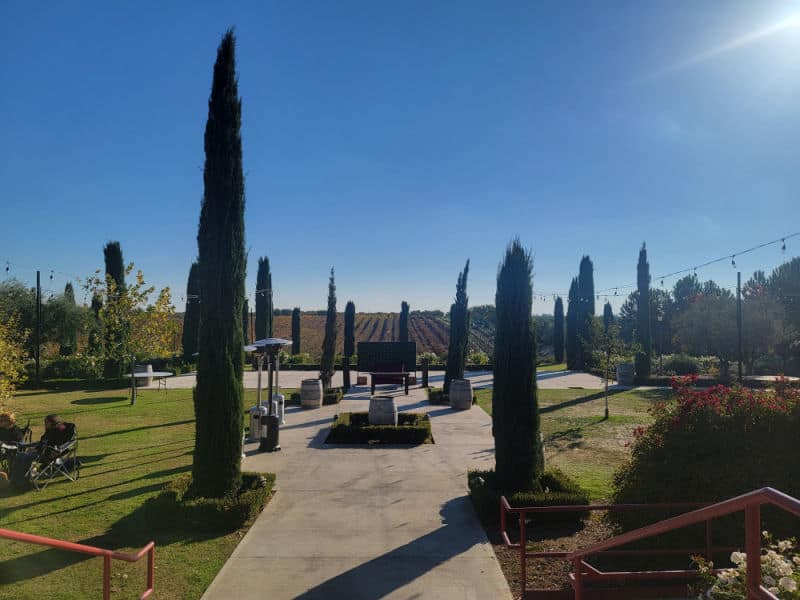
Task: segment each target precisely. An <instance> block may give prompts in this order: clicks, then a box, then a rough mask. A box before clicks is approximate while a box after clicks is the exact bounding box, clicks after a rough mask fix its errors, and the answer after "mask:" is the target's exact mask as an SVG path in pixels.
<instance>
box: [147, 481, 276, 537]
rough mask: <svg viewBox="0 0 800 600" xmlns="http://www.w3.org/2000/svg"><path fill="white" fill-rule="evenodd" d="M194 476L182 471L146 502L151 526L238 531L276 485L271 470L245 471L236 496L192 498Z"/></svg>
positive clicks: (253, 515) (262, 505) (263, 503)
mask: <svg viewBox="0 0 800 600" xmlns="http://www.w3.org/2000/svg"><path fill="white" fill-rule="evenodd" d="M191 484H192V479H191V476H190V475H182V476H180V477H177V478H175V479H173V480H172V481H170V482H169V483H167V484H166V485H165V487H164V491H162V492H161V493H160V494H158V495H157V496H156V497H154V498H152V499H150V500H148V501H147V503H146V504H145V510H146V511H147V516H148V526H152V527H153V528H155V529H170V528H175V527H181V528H185V527H191V528H192V529H196V530H199V531H226V532H227V531H235V530H236V529H239V528H240V527H242V526H243V525H244V524H245V523H247V522H248V521H250V520H251V519H254V518H255V517H256V516H258V514H259V513H260V512H261V511H262V509H263V508H264V505H265V504H266V502H267V498H268V497H269V495H270V493H271V492H272V488H273V487H274V485H275V475H274V474H272V473H247V472H245V473H242V484H241V486H240V487H239V490H238V493H237V494H236V496H235V497H230V496H224V497H222V498H192V497H190V496H189V491H190V488H191Z"/></svg>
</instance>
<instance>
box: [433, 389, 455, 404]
mask: <svg viewBox="0 0 800 600" xmlns="http://www.w3.org/2000/svg"><path fill="white" fill-rule="evenodd" d="M428 402H430V403H431V404H450V398H448V396H447V394H445V393H444V390H443V389H442V388H428Z"/></svg>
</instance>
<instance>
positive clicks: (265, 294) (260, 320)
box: [255, 256, 275, 340]
mask: <svg viewBox="0 0 800 600" xmlns="http://www.w3.org/2000/svg"><path fill="white" fill-rule="evenodd" d="M274 312H275V311H274V308H273V306H272V273H271V272H270V270H269V258H267V257H266V256H262V257H261V258H259V259H258V272H257V273H256V333H255V335H256V339H257V340H261V339H264V338H269V337H272V336H273V327H272V322H273V316H274Z"/></svg>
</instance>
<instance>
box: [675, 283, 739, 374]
mask: <svg viewBox="0 0 800 600" xmlns="http://www.w3.org/2000/svg"><path fill="white" fill-rule="evenodd" d="M736 338H737V332H736V299H735V298H734V297H733V295H732V294H731V293H730V292H728V291H727V290H722V291H720V292H719V293H715V294H710V295H701V296H699V297H698V298H697V299H696V300H695V301H694V302H692V303H691V304H690V305H689V306H688V308H686V310H684V311H683V312H682V313H681V314H680V315H678V316H677V317H676V319H675V339H676V341H677V343H678V346H679V347H680V349H681V350H683V351H685V352H688V353H689V354H693V355H695V356H702V355H712V356H716V357H717V358H718V359H719V363H720V376H721V377H723V378H726V377H728V374H729V367H730V362H731V361H732V360H733V359H734V358H735V357H736Z"/></svg>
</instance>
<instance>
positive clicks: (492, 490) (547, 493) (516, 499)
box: [467, 469, 589, 523]
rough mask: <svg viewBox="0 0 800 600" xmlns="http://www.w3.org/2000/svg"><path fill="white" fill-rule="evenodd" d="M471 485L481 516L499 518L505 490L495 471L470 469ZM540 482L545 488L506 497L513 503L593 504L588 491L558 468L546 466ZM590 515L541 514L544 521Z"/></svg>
mask: <svg viewBox="0 0 800 600" xmlns="http://www.w3.org/2000/svg"><path fill="white" fill-rule="evenodd" d="M467 485H468V486H469V497H470V498H471V499H472V504H473V506H474V507H475V512H477V513H478V516H479V517H480V518H481V520H482V521H483V522H484V523H496V522H497V521H499V514H500V496H502V495H504V492H503V491H501V490H500V489H499V484H498V482H497V476H496V475H495V473H494V471H470V472H469V473H467ZM538 486H541V489H542V491H541V492H516V493H512V494H505V496H506V499H507V500H508V503H509V504H510V505H511V506H512V507H522V506H580V505H585V504H589V494H588V492H586V490H584V489H583V488H581V487H580V486H579V485H578V484H577V483H576V482H575V481H573V480H572V479H570V478H569V477H568V476H567V475H565V474H564V473H563V472H562V471H560V470H558V469H548V470H546V471H545V472H544V473H543V474H542V476H541V477H539V479H538V483H537V487H538ZM588 516H589V512H588V511H576V512H565V513H545V514H542V515H541V521H547V522H548V523H554V522H562V523H563V522H569V523H575V522H579V521H582V520H584V519H585V518H586V517H588Z"/></svg>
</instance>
